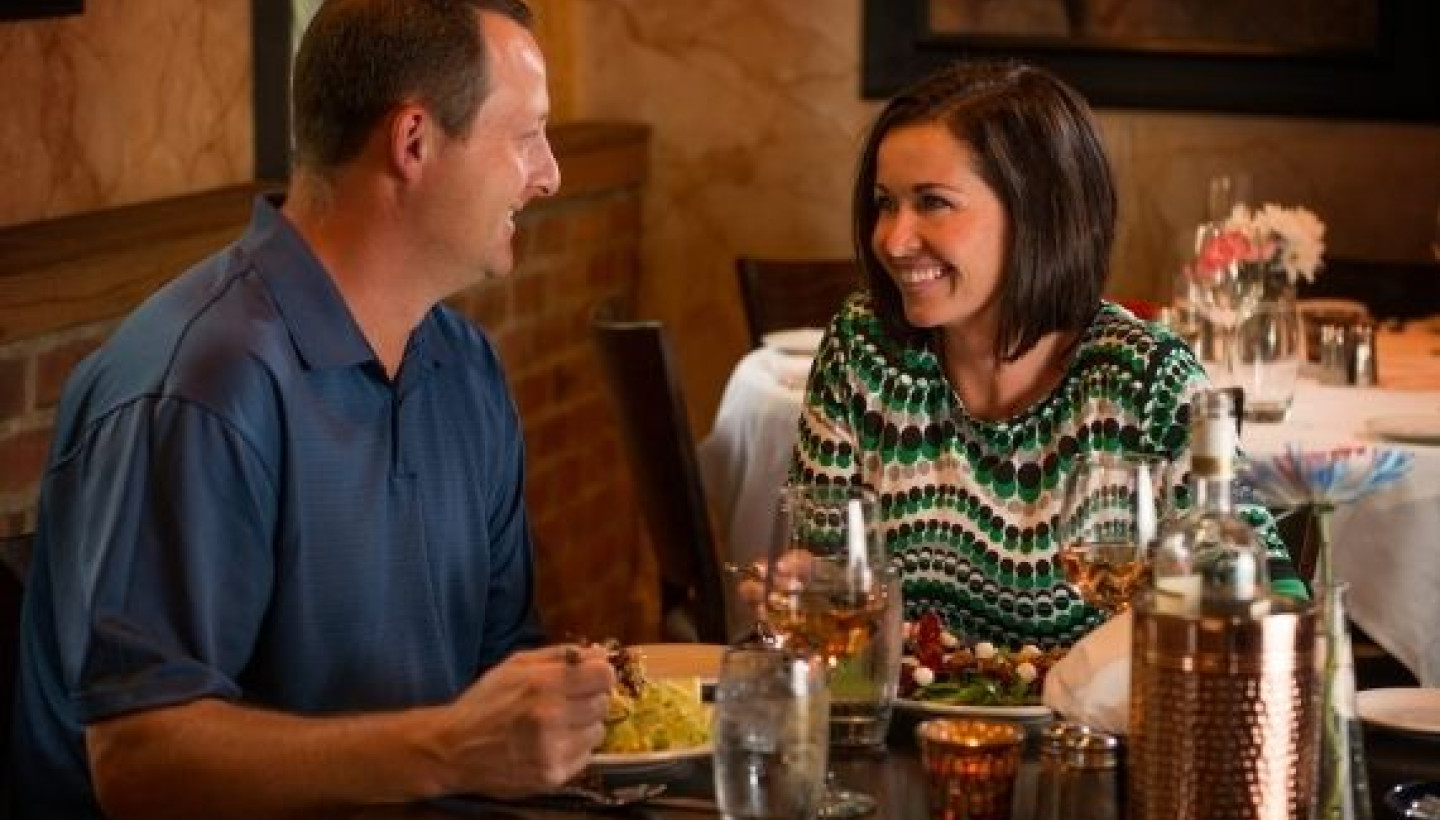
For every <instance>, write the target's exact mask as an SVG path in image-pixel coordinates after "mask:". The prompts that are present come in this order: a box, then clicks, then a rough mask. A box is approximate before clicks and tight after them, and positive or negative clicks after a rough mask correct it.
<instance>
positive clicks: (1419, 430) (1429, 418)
mask: <svg viewBox="0 0 1440 820" xmlns="http://www.w3.org/2000/svg"><path fill="white" fill-rule="evenodd" d="M1365 428H1366V429H1367V430H1369V431H1370V432H1371V433H1373V434H1374V435H1377V436H1379V437H1380V438H1383V439H1387V440H1389V441H1398V442H1403V443H1405V444H1440V413H1415V414H1410V415H1400V416H1379V417H1377V418H1373V419H1369V420H1368V421H1366V422H1365Z"/></svg>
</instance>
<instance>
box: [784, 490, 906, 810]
mask: <svg viewBox="0 0 1440 820" xmlns="http://www.w3.org/2000/svg"><path fill="white" fill-rule="evenodd" d="M877 516H878V506H877V504H876V499H875V496H874V493H873V492H871V491H869V490H866V489H863V488H857V487H847V486H802V485H792V486H789V487H786V488H784V489H783V490H782V491H781V500H780V526H779V527H778V531H777V533H776V538H775V544H774V545H773V547H772V550H771V554H770V559H769V563H768V566H767V568H766V582H767V585H766V592H765V605H764V610H765V619H766V622H767V624H768V626H769V628H770V629H771V631H772V632H773V633H774V634H775V635H776V636H778V639H779V641H780V643H781V645H782V646H785V647H786V648H789V649H792V650H794V651H797V652H806V653H814V654H815V655H816V656H817V657H819V658H820V659H821V661H822V663H823V664H824V666H825V667H826V669H827V683H828V686H829V691H830V745H831V747H832V748H833V749H839V750H845V749H873V748H879V747H882V746H884V744H885V735H886V732H887V731H888V730H889V726H890V715H891V711H892V709H893V708H894V703H895V694H896V690H897V688H898V686H899V675H900V644H901V636H900V626H901V616H900V600H899V597H900V593H899V584H898V582H897V581H896V580H895V578H894V577H893V575H892V573H891V572H890V570H889V567H888V564H887V561H886V559H885V555H884V547H883V545H882V544H881V541H880V537H879V530H878V525H879V522H878V517H877ZM874 807H875V803H874V800H873V798H871V797H870V796H869V795H865V794H863V793H860V792H857V791H855V790H852V789H846V788H844V787H840V786H837V785H835V784H833V783H832V784H831V787H830V788H828V789H827V792H826V796H825V799H824V801H823V803H822V805H821V809H820V816H821V817H825V818H835V817H857V816H860V815H862V814H868V813H869V812H871V811H873V810H874Z"/></svg>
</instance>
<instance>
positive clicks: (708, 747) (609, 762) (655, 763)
mask: <svg viewBox="0 0 1440 820" xmlns="http://www.w3.org/2000/svg"><path fill="white" fill-rule="evenodd" d="M714 749H715V747H714V745H713V744H710V743H704V744H701V745H699V746H692V747H690V748H688V749H665V750H663V751H659V752H596V753H595V754H594V755H593V756H592V757H591V758H590V768H591V770H593V771H595V772H598V773H600V774H604V775H639V774H652V773H656V772H662V771H665V770H667V769H670V768H672V767H674V766H678V765H680V764H682V763H685V762H687V761H690V760H696V759H698V758H702V757H709V756H710V754H711V752H713V751H714Z"/></svg>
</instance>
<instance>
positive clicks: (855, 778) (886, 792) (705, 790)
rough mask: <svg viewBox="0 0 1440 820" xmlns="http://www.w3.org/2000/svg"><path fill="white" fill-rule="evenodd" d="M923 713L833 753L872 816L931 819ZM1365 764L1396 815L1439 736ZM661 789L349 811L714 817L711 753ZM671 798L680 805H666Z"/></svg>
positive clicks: (403, 815)
mask: <svg viewBox="0 0 1440 820" xmlns="http://www.w3.org/2000/svg"><path fill="white" fill-rule="evenodd" d="M923 719H925V716H923V715H915V714H908V713H900V712H897V714H896V716H895V719H894V720H893V721H892V723H891V726H890V732H889V736H888V741H887V744H886V747H885V748H884V749H883V750H881V751H879V752H874V753H859V754H853V753H851V754H846V755H844V756H839V755H832V763H833V766H832V768H833V770H834V773H835V776H836V779H837V780H838V781H839V782H840V783H842V784H844V785H846V786H848V787H851V788H856V789H859V790H861V791H864V792H866V793H868V794H870V795H871V796H873V797H875V798H876V801H877V803H878V807H877V809H876V812H875V814H874V815H873V816H874V817H875V819H876V820H923V818H926V817H930V816H932V815H931V813H930V811H929V808H928V806H927V799H928V796H927V791H926V778H925V772H924V769H923V767H922V766H921V762H920V754H919V750H918V746H917V743H916V741H915V727H916V725H917V724H918V722H919V721H920V720H923ZM1041 726H1043V723H1037V722H1031V723H1028V724H1027V733H1026V734H1027V741H1026V744H1025V757H1024V760H1025V763H1023V764H1022V766H1021V768H1020V773H1019V775H1018V777H1017V780H1016V787H1015V795H1014V803H1013V811H1012V817H1013V820H1029V818H1031V817H1033V814H1034V811H1033V809H1034V803H1035V800H1034V798H1035V789H1036V785H1037V782H1038V763H1037V762H1036V756H1037V740H1038V734H1039V729H1040V727H1041ZM1364 738H1365V749H1364V753H1365V763H1366V765H1365V769H1366V774H1367V777H1368V781H1369V786H1370V795H1371V803H1372V805H1373V808H1374V817H1375V818H1376V820H1391V818H1398V817H1399V815H1397V814H1393V813H1390V812H1388V811H1387V810H1386V809H1385V808H1384V807H1383V800H1384V796H1385V794H1386V792H1388V791H1389V790H1390V789H1391V788H1393V787H1395V786H1396V785H1398V784H1402V783H1410V782H1430V781H1440V735H1423V734H1415V733H1408V732H1393V731H1390V730H1388V729H1384V728H1381V727H1372V726H1366V727H1365V732H1364ZM664 782H665V784H666V787H667V788H666V791H665V792H664V794H663V795H662V796H661V797H660V798H659V799H657V800H656V801H655V802H653V803H637V804H634V805H631V806H626V807H623V808H599V807H592V808H586V807H583V806H577V807H571V808H557V807H553V806H547V805H544V804H543V803H535V802H526V801H514V802H500V801H491V800H486V799H484V798H479V797H457V798H451V799H446V800H438V801H432V802H428V803H417V804H409V805H403V806H391V807H380V808H374V809H366V810H364V811H361V812H357V813H353V814H350V815H346V816H347V817H348V818H349V820H454V818H462V817H469V818H488V819H489V820H568V819H569V818H581V817H595V818H602V817H609V818H616V817H626V818H641V819H642V820H693V819H694V818H705V817H719V816H720V813H719V810H718V809H717V808H716V807H715V804H714V785H713V783H714V777H713V773H712V771H711V764H710V761H709V758H704V757H702V758H695V759H692V760H689V761H687V762H685V763H684V764H683V765H680V766H677V767H676V768H674V769H671V770H669V771H668V772H666V773H665V775H664ZM666 796H669V797H672V798H677V799H678V800H680V801H682V802H683V804H684V805H665V797H666Z"/></svg>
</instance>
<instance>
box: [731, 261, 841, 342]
mask: <svg viewBox="0 0 1440 820" xmlns="http://www.w3.org/2000/svg"><path fill="white" fill-rule="evenodd" d="M735 273H736V276H737V277H738V278H739V283H740V301H741V304H742V305H743V306H744V309H745V323H746V328H747V330H749V332H750V344H751V346H752V347H759V346H760V340H761V337H763V336H764V335H765V334H766V333H769V332H771V331H774V330H786V329H789V328H795V327H822V328H823V327H826V326H827V325H829V324H830V319H831V318H832V317H834V315H835V313H836V312H837V311H839V310H840V305H841V304H842V303H844V301H845V297H847V296H849V295H850V294H851V293H853V292H855V291H856V290H859V289H861V288H863V287H864V282H863V279H862V277H861V275H860V268H859V266H858V265H856V264H855V262H854V260H851V259H761V258H757V257H751V256H742V257H740V258H738V259H736V260H735Z"/></svg>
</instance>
